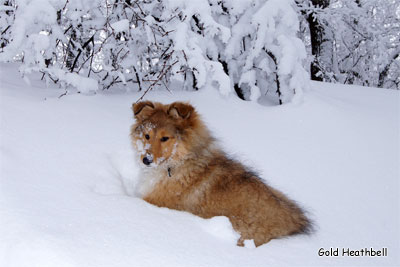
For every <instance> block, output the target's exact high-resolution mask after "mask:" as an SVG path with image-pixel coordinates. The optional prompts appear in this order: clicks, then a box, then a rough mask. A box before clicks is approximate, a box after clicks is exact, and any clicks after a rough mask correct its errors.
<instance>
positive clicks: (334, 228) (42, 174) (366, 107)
mask: <svg viewBox="0 0 400 267" xmlns="http://www.w3.org/2000/svg"><path fill="white" fill-rule="evenodd" d="M17 68H18V66H16V65H10V64H8V65H5V64H1V65H0V78H1V80H0V118H1V119H0V266H1V267H14V266H30V267H35V266H38V267H39V266H40V267H47V266H52V267H53V266H61V267H64V266H82V267H88V266H96V267H99V266H118V267H120V266H121V267H122V266H268V265H273V266H276V265H286V266H287V265H302V266H325V265H332V266H337V265H352V266H355V265H357V266H365V265H375V266H384V265H392V266H393V265H399V264H400V259H399V253H398V252H399V251H400V246H399V240H400V238H399V234H400V232H399V225H400V221H399V217H400V206H399V195H400V194H399V193H400V192H399V177H400V172H399V159H400V158H399V148H400V143H399V142H400V141H399V128H400V127H399V126H400V119H399V115H400V112H399V100H400V99H399V92H398V91H394V90H383V89H376V88H366V87H358V86H342V85H334V84H324V83H311V86H312V88H311V89H310V90H308V91H306V92H305V93H304V98H303V100H302V101H300V102H299V103H296V104H287V105H283V106H264V105H260V104H258V103H255V102H245V101H241V100H239V99H238V98H237V97H236V96H234V95H229V96H226V97H222V96H221V95H220V94H219V93H218V92H217V91H216V90H201V91H198V92H186V91H174V93H173V94H170V93H168V92H165V91H155V92H150V93H149V94H148V95H147V96H146V99H149V100H155V101H162V102H164V103H169V102H172V101H177V100H180V101H190V102H191V103H192V104H193V105H194V106H195V107H196V108H197V110H198V111H199V113H200V114H201V115H202V117H203V119H204V121H205V122H206V124H207V125H208V126H209V127H210V129H211V130H212V131H213V132H214V134H215V136H216V137H217V138H218V139H220V140H221V145H222V146H223V147H224V148H225V149H226V150H227V151H228V152H229V153H230V154H232V155H234V156H235V157H236V158H237V159H238V160H240V161H242V162H244V163H245V164H248V165H250V166H253V167H254V168H255V169H257V170H258V171H259V173H260V175H261V176H262V177H263V178H265V179H266V181H268V183H269V184H270V185H272V186H274V187H276V188H278V189H280V190H282V191H283V192H285V193H286V194H287V195H288V196H290V197H291V198H292V199H294V200H296V201H298V202H299V203H300V204H301V205H302V206H303V207H304V208H305V209H307V210H308V211H309V212H310V215H311V217H312V219H313V220H314V221H315V225H316V232H315V233H314V234H312V235H310V236H294V237H289V238H284V239H280V240H272V241H271V242H269V243H268V244H265V245H263V246H261V247H258V248H254V246H253V245H252V243H251V241H246V247H244V248H242V247H237V246H236V239H237V234H236V233H235V232H233V231H232V227H231V225H230V223H229V221H228V220H227V218H225V217H216V218H212V219H210V220H205V219H202V218H199V217H196V216H194V215H192V214H189V213H186V212H179V211H175V210H169V209H166V208H158V207H155V206H152V205H150V204H148V203H146V202H145V201H143V200H141V199H140V198H137V197H135V196H134V192H135V185H136V182H137V179H138V173H139V169H140V168H139V165H140V163H139V162H137V160H136V157H135V155H134V154H133V152H132V149H131V143H130V140H129V131H130V126H131V124H132V123H133V114H132V111H131V105H132V103H133V102H135V101H136V100H137V99H138V98H139V96H140V94H138V93H129V94H116V93H115V94H110V93H101V92H99V93H98V94H96V95H92V96H83V95H81V94H72V95H66V96H63V97H61V98H58V96H59V95H61V94H62V93H63V92H64V91H63V90H60V89H57V88H56V87H54V88H44V83H43V82H41V81H39V79H40V76H39V75H36V76H34V75H28V74H26V75H27V76H29V79H30V82H31V86H28V85H26V84H25V83H24V81H23V79H21V77H20V76H19V75H18V73H17ZM330 247H334V248H336V247H338V248H340V249H341V248H350V249H353V250H358V249H362V248H371V247H372V248H374V249H380V248H382V247H387V248H388V256H387V257H320V256H318V250H319V249H320V248H325V249H329V248H330Z"/></svg>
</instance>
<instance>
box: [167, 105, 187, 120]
mask: <svg viewBox="0 0 400 267" xmlns="http://www.w3.org/2000/svg"><path fill="white" fill-rule="evenodd" d="M193 112H194V107H193V106H192V105H190V104H188V103H183V102H174V103H172V104H171V105H169V107H168V112H167V113H168V115H170V116H171V117H173V118H175V119H184V120H186V119H189V118H190V116H191V115H192V114H193Z"/></svg>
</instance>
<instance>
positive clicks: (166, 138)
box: [160, 136, 169, 142]
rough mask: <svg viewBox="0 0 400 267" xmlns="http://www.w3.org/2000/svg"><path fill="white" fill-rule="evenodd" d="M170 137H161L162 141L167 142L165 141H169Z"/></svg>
mask: <svg viewBox="0 0 400 267" xmlns="http://www.w3.org/2000/svg"><path fill="white" fill-rule="evenodd" d="M168 139H169V137H167V136H163V137H161V139H160V141H161V142H165V141H168Z"/></svg>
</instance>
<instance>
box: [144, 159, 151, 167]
mask: <svg viewBox="0 0 400 267" xmlns="http://www.w3.org/2000/svg"><path fill="white" fill-rule="evenodd" d="M152 162H153V160H152V159H149V158H148V157H144V158H143V163H144V165H147V166H149V165H150V163H152Z"/></svg>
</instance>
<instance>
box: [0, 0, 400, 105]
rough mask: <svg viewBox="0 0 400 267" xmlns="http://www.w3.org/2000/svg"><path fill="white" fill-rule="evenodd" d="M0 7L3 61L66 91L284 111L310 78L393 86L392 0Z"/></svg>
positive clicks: (397, 24) (398, 67)
mask: <svg viewBox="0 0 400 267" xmlns="http://www.w3.org/2000/svg"><path fill="white" fill-rule="evenodd" d="M0 3H1V4H0V61H3V62H11V61H19V62H21V63H22V64H21V65H20V72H21V73H22V75H23V76H24V75H25V74H28V73H32V72H36V73H38V75H42V80H44V81H45V82H46V83H56V84H59V85H60V87H62V88H64V89H65V92H64V94H69V93H73V92H80V93H85V94H92V93H94V92H96V91H99V90H121V89H122V90H126V91H141V92H142V93H143V94H145V93H146V92H148V91H149V90H152V89H153V88H159V89H162V90H164V89H165V90H177V89H179V90H181V89H185V90H199V89H202V88H205V87H207V88H211V87H213V88H216V89H218V90H219V91H220V92H221V94H223V95H227V94H230V93H233V94H236V95H237V96H238V97H239V98H241V99H244V100H252V101H257V100H261V99H264V100H265V101H268V102H270V103H273V104H282V103H286V102H289V101H292V100H294V99H296V97H301V94H302V91H303V90H304V89H306V88H307V84H308V81H309V79H310V78H311V79H312V80H317V81H326V82H333V83H343V84H357V85H363V86H372V87H381V88H388V89H397V90H399V89H400V56H399V55H400V45H399V44H400V2H399V1H398V0H376V1H368V0H364V1H363V0H248V1H242V0H197V1H185V0H169V1H147V0H142V1H139V0H138V1H134V0H93V1H82V0H28V1H18V0H0ZM25 79H28V78H26V77H25Z"/></svg>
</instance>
